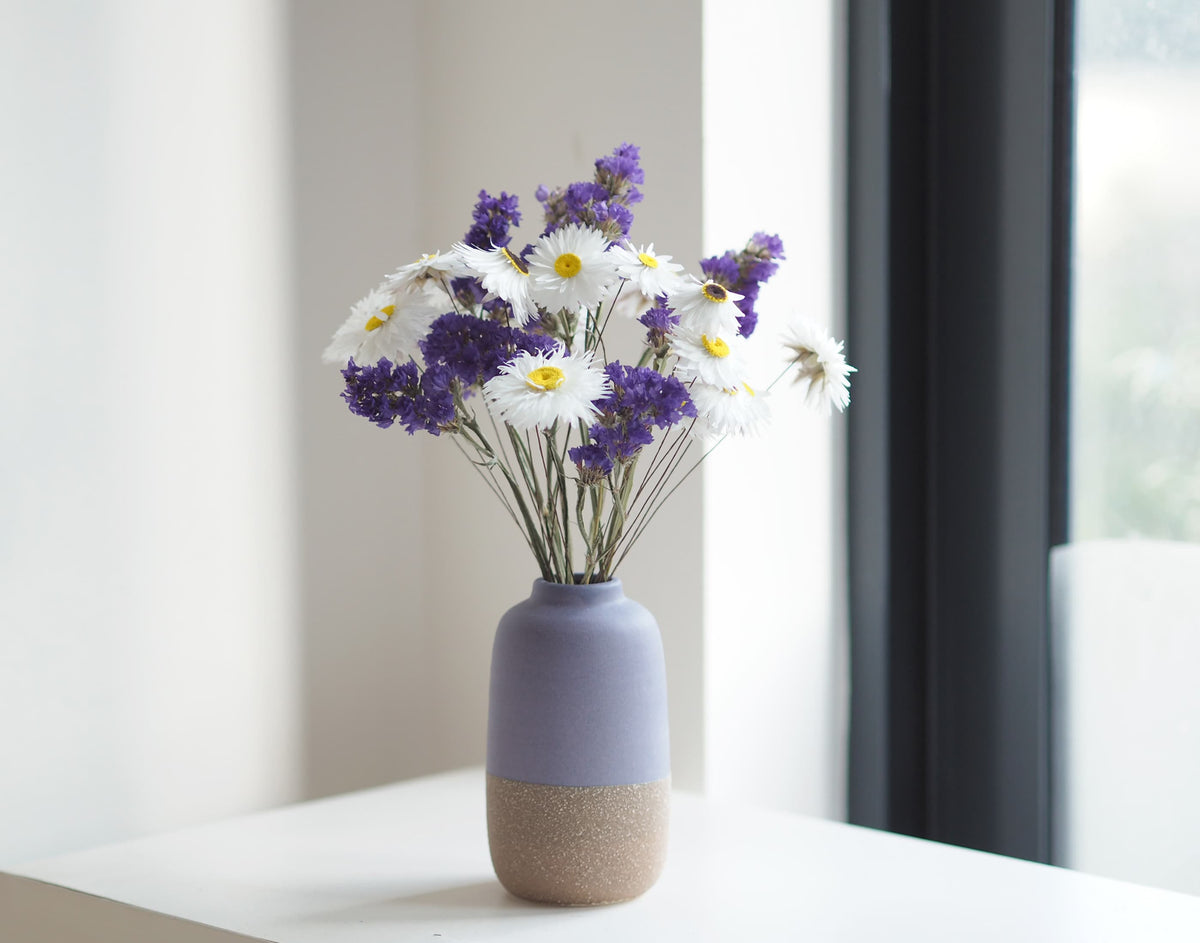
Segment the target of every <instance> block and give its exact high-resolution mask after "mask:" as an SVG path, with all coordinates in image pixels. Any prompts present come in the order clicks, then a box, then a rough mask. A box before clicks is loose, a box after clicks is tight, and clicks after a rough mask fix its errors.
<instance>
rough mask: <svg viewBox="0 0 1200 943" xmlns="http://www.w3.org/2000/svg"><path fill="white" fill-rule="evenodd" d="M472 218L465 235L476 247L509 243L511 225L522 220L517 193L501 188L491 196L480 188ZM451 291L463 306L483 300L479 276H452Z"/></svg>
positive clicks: (464, 238) (489, 246)
mask: <svg viewBox="0 0 1200 943" xmlns="http://www.w3.org/2000/svg"><path fill="white" fill-rule="evenodd" d="M471 220H472V223H471V228H470V229H468V230H467V234H466V236H464V237H463V242H465V243H466V244H467V245H469V246H474V247H475V248H477V249H492V248H496V247H499V246H506V245H508V243H509V242H510V241H511V240H512V236H511V235H510V234H509V229H511V228H512V227H513V226H517V225H519V224H520V222H521V211H520V210H519V209H517V197H516V194H512V195H511V196H510V195H509V194H507V193H505V192H504V191H503V190H502V191H500V195H499V196H492V195H491V194H489V193H488V192H487V190H480V191H479V199H478V201H477V202H476V203H475V209H474V210H472V211H471ZM450 293H451V294H452V295H453V296H454V300H455V301H456V302H458V304H459V305H461V306H462V307H464V308H472V307H474V306H475V305H477V304H479V303H481V302H482V301H483V298H484V294H485V292H484V290H483V288H482V287H481V286H480V284H479V280H478V279H475V278H471V277H470V276H465V277H463V278H455V279H452V280H451V282H450Z"/></svg>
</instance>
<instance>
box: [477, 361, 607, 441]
mask: <svg viewBox="0 0 1200 943" xmlns="http://www.w3.org/2000/svg"><path fill="white" fill-rule="evenodd" d="M611 390H612V384H611V382H610V381H609V379H608V377H607V376H606V375H605V373H604V371H603V370H602V369H601V368H600V366H599V365H597V364H596V363H594V362H593V357H592V354H591V353H590V352H589V353H581V354H576V355H575V356H573V357H572V356H569V355H568V354H567V352H566V351H565V350H563V349H562V348H559V349H558V350H556V351H553V352H551V353H548V354H541V353H535V354H527V353H522V354H518V355H517V356H516V358H515V359H514V360H513V361H512V362H511V363H506V364H505V365H504V366H502V367H501V368H500V374H499V375H498V376H496V377H493V378H492V379H490V380H488V381H487V383H485V384H484V385H483V395H484V397H485V398H486V399H487V401H488V405H489V406H491V408H492V409H493V410H494V411H495V413H496V415H497V416H499V417H500V418H501V419H503V420H504V421H505V422H507V423H508V424H509V425H510V426H512V427H513V428H514V429H520V430H533V429H548V428H550V426H552V425H554V422H555V420H559V421H561V422H564V423H569V422H575V421H576V420H578V419H583V420H587V421H590V420H591V419H592V417H593V416H595V415H596V414H597V412H599V410H597V409H596V407H595V405H593V403H594V401H595V400H598V399H600V398H601V397H604V396H607V395H608V394H609V392H611Z"/></svg>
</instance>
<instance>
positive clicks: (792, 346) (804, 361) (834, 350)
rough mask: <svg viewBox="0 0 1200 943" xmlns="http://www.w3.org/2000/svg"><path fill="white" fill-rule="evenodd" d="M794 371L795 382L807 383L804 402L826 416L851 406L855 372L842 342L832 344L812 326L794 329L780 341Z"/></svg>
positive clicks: (825, 335)
mask: <svg viewBox="0 0 1200 943" xmlns="http://www.w3.org/2000/svg"><path fill="white" fill-rule="evenodd" d="M783 343H784V346H785V347H787V348H788V350H789V351H790V353H791V356H790V357H789V358H788V359H789V360H790V361H791V362H792V363H793V364H795V365H796V367H797V374H796V382H797V383H807V384H808V391H807V393H806V394H805V397H804V401H805V403H807V404H808V405H809V406H812V407H814V408H815V409H819V410H823V411H824V413H825V415H827V416H828V415H829V414H830V413H831V412H833V407H834V406H836V407H837V408H838V412H841V411H842V410H844V409H845V408H846V407H847V406H849V405H850V374H852V373H855V372H856V368H854V367H852V366H850V364H848V363H846V357H845V355H844V354H843V353H842V342H841V341H838V340H834V339H833V338H832V337H830V336H829V335H828V334H826V333H825V332H824V331H823V330H821V329H820V328H819V327H817V326H816V325H814V324H809V323H807V322H803V323H800V324H797V325H795V326H794V327H793V328H792V329H791V331H790V332H789V333H788V334H787V336H785V337H784V339H783Z"/></svg>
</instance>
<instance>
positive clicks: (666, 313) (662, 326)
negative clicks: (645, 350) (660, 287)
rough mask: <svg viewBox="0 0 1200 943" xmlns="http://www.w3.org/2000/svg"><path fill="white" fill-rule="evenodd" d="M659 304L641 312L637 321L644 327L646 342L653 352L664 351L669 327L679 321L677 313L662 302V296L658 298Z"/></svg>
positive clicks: (669, 331)
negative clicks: (643, 312)
mask: <svg viewBox="0 0 1200 943" xmlns="http://www.w3.org/2000/svg"><path fill="white" fill-rule="evenodd" d="M658 302H659V304H658V305H656V306H655V307H653V308H651V309H650V310H649V311H647V312H646V313H645V314H643V315H642V316H641V317H640V318H638V321H640V322H641V323H642V325H644V326H645V328H646V343H647V344H649V345H650V348H651V350H653V351H655V353H665V352H666V347H667V344H668V335H669V334H670V333H671V328H673V327H675V326H676V325H677V324H678V323H679V315H677V314H676V313H675V312H674V311H672V310H671V309H670V308H668V307H667V306H666V305H665V304H663V298H662V297H661V296H660V297H659V298H658Z"/></svg>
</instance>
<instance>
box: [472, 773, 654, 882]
mask: <svg viewBox="0 0 1200 943" xmlns="http://www.w3.org/2000/svg"><path fill="white" fill-rule="evenodd" d="M670 802H671V780H670V778H669V777H668V778H667V779H661V780H659V781H657V782H652V783H639V784H636V785H631V786H540V785H533V784H531V783H523V782H517V781H516V780H512V779H503V778H501V777H499V776H492V775H490V774H489V775H488V777H487V817H488V844H489V845H490V846H491V851H492V865H493V867H495V869H496V876H497V877H499V878H500V883H501V884H503V885H504V886H505V887H506V888H507V889H508V890H509V891H510V892H511V893H513V894H515V895H516V896H517V897H523V898H525V899H526V900H534V901H539V902H542V903H548V904H560V905H566V906H589V905H593V904H615V903H617V902H619V901H623V900H630V899H631V898H634V897H637V896H638V895H640V894H643V893H645V892H646V891H647V890H648V889H649V888H650V887H651V886H652V885H653V884H654V882H655V881H657V880H658V876H659V874H660V873H661V872H662V868H663V862H664V861H665V860H666V854H667V824H668V820H669V818H670Z"/></svg>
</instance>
